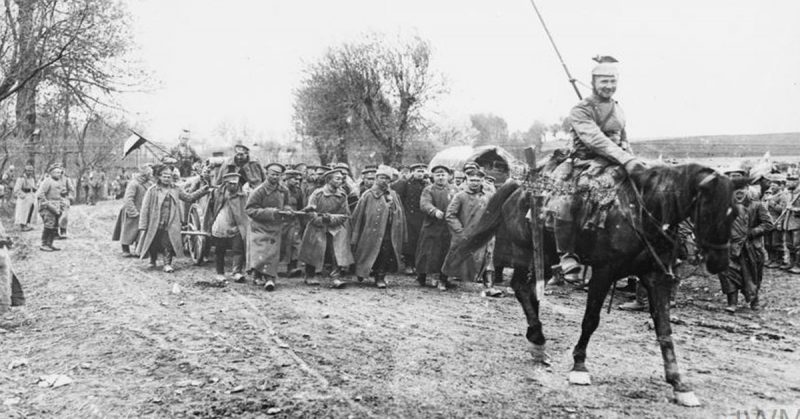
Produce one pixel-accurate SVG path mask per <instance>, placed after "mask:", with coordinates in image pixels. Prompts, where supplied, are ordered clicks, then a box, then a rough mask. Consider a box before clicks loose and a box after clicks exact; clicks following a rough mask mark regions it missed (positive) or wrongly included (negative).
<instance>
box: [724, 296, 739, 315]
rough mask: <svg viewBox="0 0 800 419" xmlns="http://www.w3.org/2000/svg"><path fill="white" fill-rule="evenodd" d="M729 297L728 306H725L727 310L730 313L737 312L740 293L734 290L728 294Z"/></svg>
mask: <svg viewBox="0 0 800 419" xmlns="http://www.w3.org/2000/svg"><path fill="white" fill-rule="evenodd" d="M727 298H728V306H727V307H725V311H727V312H728V313H736V306H737V305H738V304H739V293H737V292H735V291H734V292H732V293H730V294H727Z"/></svg>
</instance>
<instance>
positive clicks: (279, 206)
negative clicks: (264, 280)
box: [245, 182, 290, 278]
mask: <svg viewBox="0 0 800 419" xmlns="http://www.w3.org/2000/svg"><path fill="white" fill-rule="evenodd" d="M288 201H289V190H288V189H286V187H285V186H283V185H281V184H280V183H278V184H276V185H270V184H269V182H264V183H263V184H261V186H259V187H258V188H256V190H255V191H253V193H252V194H250V198H248V199H247V206H246V207H245V212H246V213H247V216H248V217H250V227H249V231H248V232H247V264H248V269H252V270H254V271H257V272H261V273H263V274H266V275H269V276H271V277H274V278H277V277H278V263H279V262H280V257H281V230H282V228H283V224H284V223H285V221H284V217H283V216H281V215H280V214H278V211H286V210H288V209H290V208H289V207H288Z"/></svg>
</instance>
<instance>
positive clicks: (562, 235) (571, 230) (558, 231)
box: [554, 220, 581, 275]
mask: <svg viewBox="0 0 800 419" xmlns="http://www.w3.org/2000/svg"><path fill="white" fill-rule="evenodd" d="M554 233H555V238H556V250H557V251H558V253H559V254H560V255H561V261H560V262H559V264H560V265H561V272H562V273H563V274H564V275H566V274H571V273H576V272H578V271H580V269H581V265H580V262H578V256H577V255H576V254H575V241H576V237H575V236H576V234H577V231H576V228H575V223H574V222H572V221H566V220H556V223H555V229H554Z"/></svg>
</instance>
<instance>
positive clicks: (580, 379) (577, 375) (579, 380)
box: [569, 371, 592, 386]
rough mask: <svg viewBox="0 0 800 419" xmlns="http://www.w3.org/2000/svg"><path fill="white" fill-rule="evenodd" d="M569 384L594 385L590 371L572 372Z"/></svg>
mask: <svg viewBox="0 0 800 419" xmlns="http://www.w3.org/2000/svg"><path fill="white" fill-rule="evenodd" d="M569 383H570V384H575V385H578V386H588V385H591V384H592V378H591V377H590V376H589V372H588V371H570V372H569Z"/></svg>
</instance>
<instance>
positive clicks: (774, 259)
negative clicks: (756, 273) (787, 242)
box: [764, 250, 783, 269]
mask: <svg viewBox="0 0 800 419" xmlns="http://www.w3.org/2000/svg"><path fill="white" fill-rule="evenodd" d="M782 259H783V255H782V254H781V251H780V250H776V251H774V252H773V253H772V255H770V258H769V263H767V264H765V265H764V267H765V268H767V269H777V268H780V267H781V260H782Z"/></svg>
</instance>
